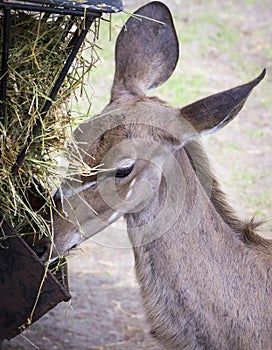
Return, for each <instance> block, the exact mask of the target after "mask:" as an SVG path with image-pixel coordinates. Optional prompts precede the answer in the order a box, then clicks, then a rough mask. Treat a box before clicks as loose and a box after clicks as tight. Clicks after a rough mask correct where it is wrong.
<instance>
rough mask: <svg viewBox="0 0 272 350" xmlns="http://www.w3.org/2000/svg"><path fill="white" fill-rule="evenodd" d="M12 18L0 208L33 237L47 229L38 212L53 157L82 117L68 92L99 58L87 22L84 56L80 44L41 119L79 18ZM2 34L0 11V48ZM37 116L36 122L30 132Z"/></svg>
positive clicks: (52, 178)
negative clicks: (32, 197) (34, 195)
mask: <svg viewBox="0 0 272 350" xmlns="http://www.w3.org/2000/svg"><path fill="white" fill-rule="evenodd" d="M11 22H12V24H11V33H10V53H9V61H8V66H9V72H8V73H9V76H8V87H7V100H6V113H5V116H4V120H3V122H2V123H0V135H1V141H0V142H1V143H0V149H1V157H0V179H1V182H0V212H1V213H2V214H3V215H4V217H5V219H7V220H8V221H9V222H10V223H11V224H12V225H13V226H14V228H15V229H16V231H17V232H18V234H19V235H22V236H25V235H33V239H36V236H37V238H41V236H42V235H48V233H49V224H48V222H46V221H45V220H44V218H43V216H44V212H45V211H48V209H49V212H50V210H51V209H52V208H51V207H52V202H51V200H50V198H51V196H50V193H51V192H52V188H53V187H54V186H56V185H57V184H58V182H59V169H58V164H57V162H56V160H55V159H56V156H57V155H58V154H62V151H63V150H64V149H65V146H66V143H67V140H68V139H69V137H70V135H71V131H72V129H73V128H74V127H75V126H76V125H77V124H78V123H79V121H80V120H81V118H80V116H74V115H72V113H71V112H70V105H69V103H68V101H69V98H70V97H71V94H76V93H77V92H78V91H79V90H80V91H81V92H82V91H83V90H84V82H83V78H84V76H86V74H87V73H88V72H89V71H90V69H91V68H92V66H93V65H94V63H95V62H96V61H97V59H98V57H97V56H96V51H95V44H94V40H95V38H96V30H95V29H96V27H97V26H94V25H93V26H92V29H93V35H92V37H91V39H90V37H88V40H87V41H86V42H85V44H84V48H83V50H84V49H88V56H89V57H88V60H87V59H86V58H84V56H83V55H82V50H81V52H80V53H79V54H78V56H77V59H76V60H75V62H74V64H73V66H72V69H71V70H70V72H69V74H68V75H67V78H66V80H65V83H64V84H63V86H62V88H61V90H60V91H59V94H58V97H57V99H56V101H54V102H53V105H52V107H51V109H50V111H49V113H48V114H47V116H46V118H45V120H44V121H42V119H41V114H40V111H41V109H42V107H43V105H44V103H45V101H46V99H47V98H48V97H47V96H48V95H49V94H50V91H51V89H52V86H53V85H54V82H55V79H56V78H57V77H58V75H59V72H60V71H61V68H62V67H63V64H64V62H65V60H66V58H67V56H68V53H69V52H70V50H69V48H68V43H69V41H70V40H71V37H72V35H73V33H74V32H75V30H76V28H79V29H80V25H81V24H80V23H81V20H79V19H77V18H76V17H71V16H67V15H66V16H62V15H52V14H40V13H33V12H32V13H30V12H29V13H28V12H25V11H13V12H12V15H11ZM2 40H3V16H0V41H1V42H0V47H1V50H2ZM90 53H92V54H90ZM1 54H2V52H1V53H0V55H1ZM0 65H1V57H0ZM37 121H40V122H41V128H40V131H39V133H38V134H37V135H36V136H33V126H34V125H35V124H36V123H37ZM29 137H31V138H33V142H32V143H31V146H30V148H29V149H28V152H27V155H26V158H25V160H24V162H23V163H22V165H21V167H20V168H19V171H18V174H17V175H16V176H13V175H12V172H11V170H12V167H13V165H14V164H15V162H16V159H17V157H18V155H19V154H20V152H21V151H22V149H23V148H24V146H25V145H26V142H27V139H28V138H29ZM29 189H32V190H33V189H34V190H35V191H36V192H38V193H39V194H41V196H43V199H44V202H45V204H44V205H43V206H42V208H38V209H37V210H33V208H32V207H31V205H30V203H29V197H28V192H29ZM0 244H1V241H0Z"/></svg>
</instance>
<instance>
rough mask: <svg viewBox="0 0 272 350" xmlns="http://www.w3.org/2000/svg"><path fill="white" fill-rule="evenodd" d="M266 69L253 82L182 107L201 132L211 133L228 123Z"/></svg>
mask: <svg viewBox="0 0 272 350" xmlns="http://www.w3.org/2000/svg"><path fill="white" fill-rule="evenodd" d="M265 73H266V70H265V69H264V70H263V71H262V73H261V74H260V75H259V76H258V77H257V78H256V79H254V80H252V81H251V82H249V83H247V84H244V85H240V86H237V87H235V88H233V89H230V90H226V91H223V92H220V93H218V94H215V95H212V96H209V97H206V98H204V99H202V100H199V101H197V102H194V103H192V104H190V105H188V106H186V107H183V108H181V110H180V116H181V117H183V118H185V119H186V120H187V121H188V122H189V123H190V124H191V125H192V127H193V128H194V129H195V130H196V131H197V132H198V133H199V134H210V133H213V132H216V131H218V130H220V129H221V128H223V127H224V126H225V125H227V124H228V123H229V122H230V121H231V120H232V119H234V117H236V115H237V114H238V113H239V111H240V110H241V109H242V107H243V106H244V104H245V102H246V99H247V98H248V96H249V94H250V93H251V91H252V89H253V88H254V87H255V86H256V85H258V84H259V82H260V81H261V80H262V79H263V78H264V76H265Z"/></svg>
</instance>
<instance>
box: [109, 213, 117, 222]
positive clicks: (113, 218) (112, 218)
mask: <svg viewBox="0 0 272 350" xmlns="http://www.w3.org/2000/svg"><path fill="white" fill-rule="evenodd" d="M119 215H120V213H119V211H116V212H115V213H113V214H112V215H111V216H110V217H109V223H110V224H111V223H112V222H114V221H115V220H116V219H118V217H119Z"/></svg>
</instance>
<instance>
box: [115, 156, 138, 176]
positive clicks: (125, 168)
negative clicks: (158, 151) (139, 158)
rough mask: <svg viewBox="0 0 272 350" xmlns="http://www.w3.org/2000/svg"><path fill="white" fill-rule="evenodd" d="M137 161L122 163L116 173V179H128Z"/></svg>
mask: <svg viewBox="0 0 272 350" xmlns="http://www.w3.org/2000/svg"><path fill="white" fill-rule="evenodd" d="M134 164H135V160H127V161H125V162H123V163H121V164H120V165H119V166H118V167H117V168H116V172H115V177H116V178H124V177H127V176H128V175H129V174H130V173H131V172H132V169H133V167H134Z"/></svg>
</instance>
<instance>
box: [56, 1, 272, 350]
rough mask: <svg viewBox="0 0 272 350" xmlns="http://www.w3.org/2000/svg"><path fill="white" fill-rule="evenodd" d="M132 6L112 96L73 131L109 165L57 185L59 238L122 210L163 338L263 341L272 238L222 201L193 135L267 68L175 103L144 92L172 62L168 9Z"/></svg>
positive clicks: (205, 342) (218, 124)
mask: <svg viewBox="0 0 272 350" xmlns="http://www.w3.org/2000/svg"><path fill="white" fill-rule="evenodd" d="M136 15H140V16H141V18H142V22H139V21H138V20H137V19H135V17H131V18H130V19H129V20H128V22H127V24H126V26H125V29H123V30H122V32H121V34H120V35H119V37H118V40H117V45H116V72H115V78H114V84H113V88H112V96H111V102H110V104H109V105H108V106H107V107H106V108H105V110H104V111H103V112H102V114H101V115H100V116H99V117H98V118H95V119H93V120H91V121H88V122H87V123H85V124H83V125H82V126H81V127H80V128H79V129H78V130H76V132H75V138H76V140H77V142H78V144H79V145H80V147H81V148H82V151H81V156H82V159H83V161H84V162H85V163H87V164H88V165H89V166H91V167H93V166H97V165H99V166H101V167H102V166H103V167H104V169H105V171H104V172H101V173H99V174H98V175H97V176H96V177H95V178H94V177H93V176H91V177H90V176H81V177H80V178H79V179H73V180H68V181H66V183H64V184H63V186H62V187H61V191H60V193H63V196H62V198H61V196H58V197H57V198H56V202H57V204H58V209H59V210H60V211H61V210H63V212H64V213H66V215H67V216H68V218H69V220H64V219H63V218H64V215H63V216H60V215H56V216H55V217H54V231H55V233H56V237H55V243H56V247H57V249H58V251H59V252H60V253H65V252H66V251H68V250H69V249H70V248H71V247H73V245H74V244H79V243H80V242H82V241H83V240H85V239H87V238H88V237H90V236H91V235H94V234H95V233H97V232H99V231H101V230H102V229H103V228H105V227H106V226H108V225H109V224H110V223H111V222H113V221H115V220H117V219H118V218H119V217H121V216H122V215H123V214H125V217H126V220H127V225H128V234H129V237H130V240H131V242H132V246H133V250H134V255H135V270H136V276H137V279H138V281H139V285H140V289H141V294H142V298H143V304H144V308H145V311H146V317H147V321H148V323H149V325H150V327H151V334H152V335H153V336H154V337H155V338H156V339H157V340H158V342H159V343H160V344H161V345H162V346H163V347H164V348H165V349H168V350H182V349H187V350H193V349H194V350H204V349H205V350H257V349H258V350H259V349H260V350H271V349H272V331H271V330H272V303H271V298H272V278H271V277H272V276H271V274H272V272H271V271H272V270H271V261H272V243H271V242H270V241H268V240H265V239H263V238H261V237H259V236H258V235H257V234H256V230H257V228H258V226H259V223H257V222H254V220H251V221H248V222H243V221H242V220H240V219H239V217H238V216H237V214H236V213H235V212H234V211H233V209H232V208H231V207H230V205H229V204H228V202H227V200H226V196H225V194H224V193H223V191H222V190H221V188H220V185H219V182H218V181H217V179H216V177H215V176H214V174H213V171H212V169H211V166H210V163H209V161H208V157H207V155H206V153H205V150H204V148H203V146H202V144H201V142H200V141H199V134H201V135H202V134H207V133H210V132H215V131H217V130H219V129H220V128H222V127H223V126H225V125H226V124H228V123H229V122H230V121H231V120H232V119H233V118H234V117H235V116H236V115H237V113H238V112H239V110H240V109H241V108H242V107H243V105H244V103H245V101H246V99H247V97H248V96H249V94H250V92H251V91H252V89H253V88H254V87H255V86H256V85H257V84H258V83H259V82H260V81H261V80H262V79H263V77H264V75H265V71H264V72H262V74H261V75H260V76H259V77H257V78H256V79H254V80H253V81H251V82H249V83H247V84H244V85H241V86H238V87H236V88H232V89H230V90H227V91H225V92H221V93H219V94H215V95H212V96H209V97H207V98H205V99H202V100H200V101H197V102H195V103H193V104H191V105H189V106H186V107H184V108H181V109H174V108H171V107H169V106H167V105H166V104H165V103H164V102H163V101H161V100H159V99H157V98H154V97H152V98H149V97H147V96H146V95H145V92H146V90H147V89H149V88H151V87H156V86H159V85H160V84H162V83H163V82H164V81H166V80H167V79H168V77H169V76H170V75H171V74H172V72H173V70H174V68H175V64H176V61H177V58H178V42H177V37H176V34H175V29H174V26H173V22H172V18H171V14H170V12H169V10H168V8H167V7H166V6H165V5H163V4H162V3H160V2H156V1H155V2H152V3H150V4H147V5H146V6H143V7H142V8H140V9H139V10H138V11H136ZM148 16H154V18H155V19H156V21H149V20H147V19H145V18H146V17H148ZM161 22H163V24H162V23H161ZM124 164H125V165H124ZM124 170H125V173H124V174H125V175H122V174H123V173H122V171H124ZM118 171H119V174H120V176H116V174H118ZM81 185H82V186H83V187H82V188H81V187H80V186H81ZM73 191H74V192H73ZM90 208H92V209H90Z"/></svg>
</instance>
